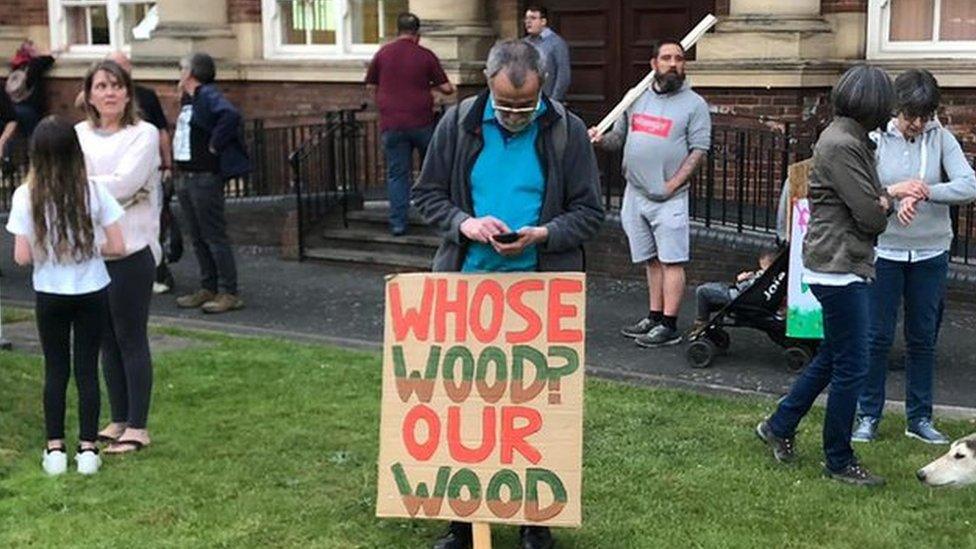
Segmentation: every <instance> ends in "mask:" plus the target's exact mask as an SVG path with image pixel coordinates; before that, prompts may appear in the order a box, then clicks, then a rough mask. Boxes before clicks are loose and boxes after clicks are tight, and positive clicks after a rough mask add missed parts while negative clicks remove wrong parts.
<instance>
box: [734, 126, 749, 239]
mask: <svg viewBox="0 0 976 549" xmlns="http://www.w3.org/2000/svg"><path fill="white" fill-rule="evenodd" d="M735 146H736V162H735V195H736V202H737V206H738V208H737V210H738V212H737V215H736V229H737V230H738V232H740V233H741V232H742V217H743V215H744V211H743V202H745V190H744V187H745V184H746V173H745V172H746V132H745V131H744V130H739V131H737V132H736V137H735Z"/></svg>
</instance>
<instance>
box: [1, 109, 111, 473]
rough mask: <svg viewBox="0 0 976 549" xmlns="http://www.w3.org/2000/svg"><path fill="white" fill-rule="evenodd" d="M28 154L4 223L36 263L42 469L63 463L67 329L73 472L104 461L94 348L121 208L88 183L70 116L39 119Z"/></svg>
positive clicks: (18, 254) (19, 258)
mask: <svg viewBox="0 0 976 549" xmlns="http://www.w3.org/2000/svg"><path fill="white" fill-rule="evenodd" d="M30 162H31V166H30V173H29V174H28V176H27V183H25V184H24V185H21V186H20V187H18V188H17V190H16V191H15V192H14V196H13V201H12V205H11V208H10V216H9V219H8V221H7V230H8V231H9V232H11V233H13V234H14V235H15V236H16V240H15V243H14V261H16V262H17V264H18V265H29V264H33V265H34V274H33V283H34V291H35V292H36V294H37V301H36V317H37V331H38V333H39V335H40V339H41V347H42V348H43V350H44V422H45V424H46V428H47V439H48V440H47V447H46V448H45V450H44V458H43V461H42V462H41V464H42V466H43V468H44V471H45V472H46V473H48V474H49V475H58V474H61V473H63V472H65V470H66V469H67V454H66V452H65V443H64V412H65V393H66V391H67V389H68V379H69V377H70V375H71V343H72V342H71V339H72V338H71V334H72V331H73V332H74V370H75V384H76V385H77V387H78V408H79V411H78V419H79V423H80V426H79V430H80V435H79V441H78V453H77V455H76V456H75V461H77V463H78V472H79V473H81V474H88V475H90V474H94V473H96V472H97V471H98V468H99V466H100V465H101V459H100V458H99V456H98V449H97V448H96V447H95V441H96V438H97V435H98V415H99V406H100V400H99V399H100V396H99V389H98V350H99V345H100V343H101V337H102V326H103V325H104V324H105V318H106V316H105V315H106V314H107V306H108V305H107V304H108V301H107V292H106V288H107V287H108V285H109V282H110V279H109V276H108V271H107V270H106V268H105V261H104V260H103V259H102V258H103V257H105V256H118V255H120V254H122V253H124V251H125V242H124V240H123V236H122V229H121V228H120V226H119V219H121V217H122V215H123V210H122V207H121V206H120V205H119V203H118V202H117V201H116V200H115V199H114V198H112V195H111V194H109V193H108V191H107V190H106V189H105V188H103V187H102V185H100V184H97V183H93V182H89V180H88V176H87V174H86V172H85V158H84V155H83V154H82V152H81V145H80V144H79V142H78V136H77V134H76V133H75V131H74V128H73V127H72V125H71V124H69V123H68V122H67V121H65V120H62V119H60V118H57V117H54V116H49V117H47V118H45V119H44V120H42V121H41V123H40V124H38V126H37V128H36V129H35V130H34V134H33V136H32V137H31V144H30Z"/></svg>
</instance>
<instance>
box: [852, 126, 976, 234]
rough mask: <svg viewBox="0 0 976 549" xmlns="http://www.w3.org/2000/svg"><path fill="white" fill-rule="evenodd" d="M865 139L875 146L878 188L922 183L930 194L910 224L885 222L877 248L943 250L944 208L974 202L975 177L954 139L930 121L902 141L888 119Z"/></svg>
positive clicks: (946, 211)
mask: <svg viewBox="0 0 976 549" xmlns="http://www.w3.org/2000/svg"><path fill="white" fill-rule="evenodd" d="M871 139H872V140H873V141H874V142H875V143H876V144H877V145H878V147H877V149H876V150H875V157H876V158H877V164H878V179H879V180H880V182H881V185H883V186H885V187H888V186H890V185H893V184H895V183H899V182H901V181H905V180H907V179H922V180H923V181H925V183H926V184H928V185H929V188H930V189H931V195H930V197H929V200H927V201H925V202H919V203H918V204H917V205H916V209H917V212H918V213H917V215H916V216H915V219H914V220H913V221H912V223H911V225H909V226H907V227H906V226H904V225H902V224H901V223H900V222H899V221H898V219H897V216H891V217H890V218H889V220H888V228H887V229H886V230H885V232H884V233H883V234H882V235H881V236H879V237H878V248H883V249H889V250H919V251H921V250H948V249H949V246H950V244H951V243H952V224H951V221H950V219H949V206H950V205H956V204H966V203H968V202H972V201H973V200H976V174H974V173H973V168H972V166H971V165H970V164H969V162H968V161H967V160H966V156H965V155H964V154H963V152H962V147H960V146H959V142H958V141H956V138H955V136H953V135H952V133H951V132H950V131H949V130H947V129H945V128H944V127H942V124H941V123H939V120H938V119H935V120H932V121H931V122H929V123H928V124H927V125H926V126H925V129H924V130H923V131H922V134H921V135H920V136H918V137H916V138H915V139H913V140H906V139H905V138H904V136H902V134H901V132H900V131H899V130H898V127H897V126H896V125H895V121H894V120H892V121H890V122H889V123H888V126H887V128H886V129H885V130H884V131H875V132H872V133H871Z"/></svg>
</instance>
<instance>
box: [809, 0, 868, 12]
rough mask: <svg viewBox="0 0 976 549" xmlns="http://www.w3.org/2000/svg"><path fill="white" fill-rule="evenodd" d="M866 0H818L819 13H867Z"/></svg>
mask: <svg viewBox="0 0 976 549" xmlns="http://www.w3.org/2000/svg"><path fill="white" fill-rule="evenodd" d="M867 11H868V0H820V13H825V14H826V13H867Z"/></svg>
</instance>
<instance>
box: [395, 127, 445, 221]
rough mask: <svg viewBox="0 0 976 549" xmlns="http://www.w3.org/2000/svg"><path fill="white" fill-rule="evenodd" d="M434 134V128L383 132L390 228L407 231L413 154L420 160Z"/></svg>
mask: <svg viewBox="0 0 976 549" xmlns="http://www.w3.org/2000/svg"><path fill="white" fill-rule="evenodd" d="M433 134H434V127H433V126H424V127H423V128H415V129H412V130H386V131H385V132H383V135H382V140H383V151H384V154H385V155H386V190H387V195H388V197H389V199H390V228H391V229H392V230H394V231H400V230H403V229H406V228H407V213H408V212H409V211H410V187H412V186H413V151H414V149H416V150H417V151H419V152H420V159H421V161H422V160H423V158H424V155H425V154H426V153H427V145H428V144H430V138H431V136H432V135H433Z"/></svg>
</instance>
